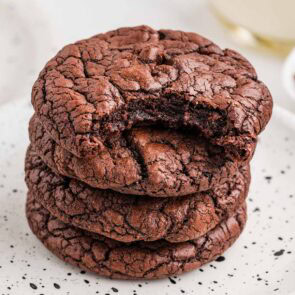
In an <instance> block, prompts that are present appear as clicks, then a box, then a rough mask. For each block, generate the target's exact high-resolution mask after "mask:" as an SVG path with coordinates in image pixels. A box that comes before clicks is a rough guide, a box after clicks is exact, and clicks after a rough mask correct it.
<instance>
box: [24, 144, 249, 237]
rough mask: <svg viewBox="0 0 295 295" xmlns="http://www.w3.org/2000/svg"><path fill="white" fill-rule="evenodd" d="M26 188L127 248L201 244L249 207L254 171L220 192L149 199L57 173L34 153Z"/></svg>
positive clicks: (60, 214)
mask: <svg viewBox="0 0 295 295" xmlns="http://www.w3.org/2000/svg"><path fill="white" fill-rule="evenodd" d="M25 171H26V183H27V185H28V188H29V190H30V193H31V194H33V195H34V197H35V199H36V200H37V201H38V202H40V203H41V204H42V205H43V206H44V207H45V208H46V209H48V210H49V211H50V212H51V214H52V215H54V216H56V217H57V218H58V219H60V220H62V221H64V222H65V223H68V224H72V225H74V226H77V227H79V228H82V229H85V230H88V231H91V232H96V233H99V234H101V235H104V236H107V237H110V238H112V239H115V240H118V241H122V242H132V241H138V240H145V241H153V240H158V239H165V240H167V241H169V242H183V241H188V240H192V239H196V238H198V237H200V236H202V235H204V234H205V233H207V232H208V231H210V230H211V229H212V228H214V227H215V226H216V225H217V224H219V223H220V222H221V221H223V220H224V219H226V218H228V217H229V216H232V215H233V214H234V213H235V212H236V210H237V209H238V208H239V207H240V206H241V204H242V203H244V201H245V198H246V196H247V194H248V189H249V184H250V169H249V165H247V166H245V167H243V168H241V169H240V170H238V171H237V172H236V175H235V176H233V177H232V178H230V179H226V180H225V181H224V183H222V184H219V185H217V186H216V187H214V189H212V190H210V191H207V192H203V193H196V194H191V195H188V196H184V197H181V198H149V197H144V196H135V195H126V194H120V193H118V192H114V191H111V190H100V189H94V188H91V187H89V186H88V185H86V184H83V183H82V182H79V181H76V180H74V179H69V178H67V177H63V176H61V175H57V174H55V173H53V172H52V171H51V170H50V169H49V168H48V167H47V166H46V165H45V164H44V163H43V161H42V160H41V159H40V158H39V157H38V156H37V154H36V153H35V152H34V150H32V148H29V150H28V153H27V157H26V165H25Z"/></svg>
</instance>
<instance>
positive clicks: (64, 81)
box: [32, 26, 272, 161]
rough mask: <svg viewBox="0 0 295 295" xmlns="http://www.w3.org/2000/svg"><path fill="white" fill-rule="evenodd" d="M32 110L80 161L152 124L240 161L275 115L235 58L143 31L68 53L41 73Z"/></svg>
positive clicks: (193, 37) (176, 35)
mask: <svg viewBox="0 0 295 295" xmlns="http://www.w3.org/2000/svg"><path fill="white" fill-rule="evenodd" d="M32 103H33V106H34V108H35V111H36V113H37V116H38V118H39V119H40V121H41V123H42V124H43V126H44V127H45V128H46V130H47V131H48V132H49V133H50V135H51V137H52V138H53V139H54V140H55V141H56V142H57V143H59V144H60V145H61V146H62V147H64V148H65V149H67V150H69V151H70V152H71V153H73V154H75V155H76V156H78V157H84V156H87V157H93V156H95V155H96V154H97V153H98V152H101V151H103V150H105V149H106V147H107V146H108V144H109V141H110V140H113V139H114V138H118V139H119V138H120V137H121V135H122V132H123V131H124V130H129V129H131V128H132V127H134V126H140V125H145V126H146V125H155V124H157V125H162V126H166V127H169V128H172V129H178V128H189V129H192V131H194V132H195V133H196V134H198V135H199V134H200V133H201V134H202V135H203V136H204V137H206V138H208V139H209V140H210V141H211V142H212V143H213V144H217V145H220V146H222V147H224V148H226V150H227V151H228V152H229V154H231V155H232V156H233V157H234V158H236V159H239V160H241V161H244V160H246V159H248V158H249V157H250V156H251V154H252V153H251V151H252V150H253V145H255V142H256V139H257V135H258V134H259V133H260V132H261V131H262V130H263V129H264V127H265V126H266V124H267V123H268V121H269V119H270V116H271V112H272V98H271V95H270V93H269V91H268V89H267V88H266V86H265V85H264V84H263V83H262V82H260V81H259V80H258V79H257V76H256V73H255V70H254V69H253V67H252V65H251V64H250V63H249V62H248V61H247V60H246V59H245V58H244V57H242V56H241V55H240V54H238V53H237V52H235V51H233V50H229V49H225V50H222V49H220V48H219V47H218V46H217V45H215V44H214V43H212V42H211V41H209V40H207V39H205V38H203V37H202V36H200V35H198V34H195V33H186V32H180V31H172V30H159V31H155V30H153V29H151V28H149V27H147V26H140V27H133V28H121V29H118V30H115V31H111V32H108V33H105V34H99V35H96V36H94V37H92V38H89V39H85V40H82V41H79V42H76V43H74V44H70V45H68V46H65V47H64V48H63V49H62V50H61V51H59V52H58V53H57V55H56V56H55V57H54V58H53V59H51V60H50V61H49V62H48V63H47V64H46V66H45V67H44V69H43V70H42V71H41V73H40V75H39V78H38V79H37V81H36V82H35V84H34V86H33V90H32Z"/></svg>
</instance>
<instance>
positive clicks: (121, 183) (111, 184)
mask: <svg viewBox="0 0 295 295" xmlns="http://www.w3.org/2000/svg"><path fill="white" fill-rule="evenodd" d="M29 134H30V140H31V144H32V145H33V147H34V150H35V152H36V153H37V154H38V155H39V156H40V157H41V158H42V160H43V161H44V162H45V164H46V165H47V166H49V167H50V168H51V169H52V170H53V171H54V172H56V173H57V174H62V175H64V176H68V177H71V178H75V179H78V180H81V181H83V182H85V183H87V184H89V185H90V186H92V187H95V188H101V189H113V190H116V191H119V192H122V193H128V194H137V195H147V196H155V197H165V198H166V197H174V196H182V195H187V194H192V193H196V192H202V191H207V190H209V189H212V188H214V187H216V186H218V185H220V184H222V183H223V182H224V181H225V179H231V178H232V177H233V176H234V175H235V174H236V171H237V169H238V166H239V162H238V161H234V160H232V159H231V157H228V155H227V154H226V153H225V151H224V149H223V148H221V147H218V146H213V145H212V144H210V143H209V142H208V140H205V139H204V138H199V137H197V138H196V137H194V136H192V135H191V134H190V133H185V132H179V131H176V130H169V129H168V130H167V129H166V130H163V129H155V128H148V127H145V128H144V127H141V128H133V129H132V130H130V131H128V132H126V133H124V136H121V138H120V140H116V141H115V142H114V143H113V144H112V145H111V146H109V147H108V148H106V149H105V151H104V152H101V153H99V154H97V155H96V156H95V157H92V158H79V157H77V156H75V155H74V154H72V153H70V152H69V151H67V150H66V149H64V148H63V147H61V146H60V145H59V144H57V143H56V142H55V141H54V140H53V139H52V138H51V136H50V135H49V134H48V133H47V132H46V131H45V128H44V127H43V126H42V125H41V124H40V121H39V120H38V118H37V117H36V115H34V116H33V117H32V119H31V121H30V125H29ZM253 151H254V150H253Z"/></svg>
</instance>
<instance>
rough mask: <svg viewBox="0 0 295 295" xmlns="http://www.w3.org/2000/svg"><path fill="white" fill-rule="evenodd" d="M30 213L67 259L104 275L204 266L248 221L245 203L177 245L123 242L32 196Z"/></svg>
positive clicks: (47, 241) (149, 274)
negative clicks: (58, 214) (67, 219)
mask: <svg viewBox="0 0 295 295" xmlns="http://www.w3.org/2000/svg"><path fill="white" fill-rule="evenodd" d="M26 208H27V209H26V213H27V218H28V222H29V225H30V227H31V229H32V231H33V233H34V234H35V235H36V236H37V237H38V239H40V240H41V242H42V243H43V244H44V245H45V246H46V247H47V248H48V249H49V250H50V251H51V252H53V253H54V254H55V255H57V256H58V257H59V258H61V259H62V260H64V261H66V262H68V263H70V264H73V265H75V266H78V267H80V268H82V269H85V270H89V271H92V272H95V273H97V274H99V275H102V276H107V277H111V278H119V279H140V278H145V279H158V278H162V277H167V276H171V275H178V274H181V273H183V272H187V271H191V270H193V269H196V268H199V267H201V266H202V265H203V264H205V263H208V262H210V261H212V260H213V259H215V258H216V257H218V256H219V255H221V254H222V253H223V252H224V251H226V250H227V248H229V247H230V246H231V245H232V244H233V243H234V241H235V240H236V239H237V238H238V237H239V235H240V233H241V232H242V230H243V227H244V225H245V223H246V207H245V205H243V206H242V207H241V208H240V209H239V210H238V211H237V213H236V215H235V216H233V217H230V218H228V219H227V220H225V221H224V222H222V223H221V224H219V225H218V226H217V227H216V228H214V229H213V230H212V231H210V232H209V233H207V234H206V235H204V236H202V237H200V238H199V239H196V240H192V241H188V242H183V243H177V244H171V243H169V242H166V241H163V240H160V241H155V242H135V243H127V244H126V243H121V242H118V241H114V240H111V239H108V238H105V237H103V236H100V235H98V234H91V233H89V232H87V231H83V230H80V229H77V228H75V227H73V226H71V225H66V224H65V223H63V222H61V221H60V220H58V219H56V218H55V217H53V216H52V215H50V213H49V212H48V211H47V210H46V209H45V208H44V207H42V206H41V205H40V204H39V203H38V202H37V201H36V200H35V199H34V197H33V195H32V194H29V195H28V200H27V206H26Z"/></svg>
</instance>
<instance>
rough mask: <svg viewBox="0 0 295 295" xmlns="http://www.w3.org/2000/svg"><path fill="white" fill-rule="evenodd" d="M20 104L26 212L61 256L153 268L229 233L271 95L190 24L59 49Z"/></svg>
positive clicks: (115, 274)
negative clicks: (26, 107) (28, 102)
mask: <svg viewBox="0 0 295 295" xmlns="http://www.w3.org/2000/svg"><path fill="white" fill-rule="evenodd" d="M32 104H33V106H34V109H35V114H34V115H33V117H32V118H31V121H30V124H29V135H30V141H31V145H30V146H29V148H28V151H27V155H26V163H25V172H26V183H27V185H28V188H29V192H28V198H27V218H28V221H29V224H30V227H31V229H32V231H33V232H34V234H35V235H36V236H37V237H38V238H39V239H40V240H41V242H42V243H43V244H44V245H45V246H46V247H47V248H48V249H49V250H50V251H52V252H53V253H54V254H56V255H57V256H58V257H60V258H61V259H63V260H64V261H66V262H69V263H71V264H73V265H77V266H79V267H80V268H82V269H85V270H90V271H93V272H96V273H97V274H100V275H104V276H108V277H112V278H123V279H133V278H148V279H154V278H161V277H165V276H170V275H175V274H180V273H182V272H186V271H190V270H192V269H195V268H198V267H200V266H201V265H203V264H205V263H208V262H209V261H211V260H213V259H215V258H216V257H218V256H219V255H221V254H222V253H223V252H224V251H225V250H226V249H227V248H228V247H230V246H231V245H232V244H233V243H234V241H235V240H236V239H237V238H238V237H239V235H240V233H241V232H242V230H243V227H244V225H245V222H246V205H245V199H246V197H247V194H248V189H249V185H250V168H249V161H250V159H251V158H252V156H253V153H254V150H255V147H256V142H257V136H258V134H259V133H260V132H261V131H262V130H263V129H264V127H265V126H266V124H267V123H268V121H269V119H270V117H271V112H272V98H271V95H270V93H269V91H268V89H267V88H266V86H265V85H264V84H263V83H262V82H260V81H259V80H258V79H257V75H256V72H255V70H254V69H253V67H252V66H251V64H250V63H249V62H248V61H247V60H246V59H245V58H243V57H242V56H241V55H240V54H238V53H237V52H235V51H232V50H228V49H226V50H222V49H220V48H219V47H218V46H217V45H215V44H214V43H212V42H211V41H209V40H207V39H205V38H203V37H201V36H200V35H197V34H195V33H185V32H180V31H171V30H160V31H155V30H153V29H151V28H149V27H147V26H140V27H134V28H121V29H118V30H115V31H111V32H108V33H105V34H99V35H96V36H94V37H92V38H90V39H86V40H82V41H79V42H77V43H75V44H70V45H68V46H66V47H64V48H63V49H62V50H61V51H59V52H58V53H57V55H56V56H55V57H54V58H53V59H51V60H50V61H49V62H48V63H47V64H46V66H45V67H44V69H43V70H42V71H41V73H40V75H39V77H38V80H37V81H36V82H35V84H34V87H33V91H32Z"/></svg>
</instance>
